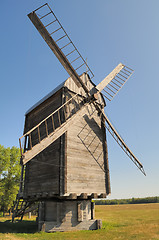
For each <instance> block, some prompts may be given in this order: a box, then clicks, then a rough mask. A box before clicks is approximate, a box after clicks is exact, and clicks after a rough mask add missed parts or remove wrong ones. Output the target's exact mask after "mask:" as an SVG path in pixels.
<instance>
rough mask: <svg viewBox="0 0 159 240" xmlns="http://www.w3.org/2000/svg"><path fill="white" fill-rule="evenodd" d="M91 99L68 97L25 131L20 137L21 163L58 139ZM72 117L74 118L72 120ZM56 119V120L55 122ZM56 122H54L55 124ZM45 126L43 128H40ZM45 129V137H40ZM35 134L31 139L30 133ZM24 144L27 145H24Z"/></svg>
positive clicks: (83, 110) (83, 111) (82, 112)
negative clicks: (49, 123)
mask: <svg viewBox="0 0 159 240" xmlns="http://www.w3.org/2000/svg"><path fill="white" fill-rule="evenodd" d="M90 98H91V99H92V100H93V96H91V97H88V98H85V97H82V96H79V95H78V94H76V95H74V96H73V97H72V98H70V99H69V100H68V101H67V102H66V103H64V104H63V105H62V106H61V107H59V108H58V109H57V110H55V111H54V112H53V113H52V114H50V115H49V116H48V117H46V118H45V119H44V120H42V121H41V122H40V123H39V124H38V125H36V126H35V127H34V128H32V129H31V130H30V131H28V132H27V133H25V134H24V135H23V136H22V137H21V138H20V139H19V142H20V149H21V156H22V163H23V164H26V163H27V162H28V161H29V160H31V159H32V158H33V157H35V156H36V155H37V154H39V153H40V152H41V151H43V150H44V149H45V148H46V147H48V146H49V145H50V144H51V143H52V142H53V141H55V140H56V139H58V138H59V137H60V136H61V135H62V134H63V133H64V132H66V131H67V129H68V127H69V126H70V125H71V124H72V123H73V121H75V119H76V117H79V116H80V115H81V116H82V115H84V113H85V106H86V105H88V104H90V100H91V99H90ZM73 119H74V120H73ZM55 120H56V122H55ZM48 122H51V123H52V129H51V131H49V130H48ZM55 123H56V124H55ZM42 124H43V126H45V128H44V127H43V128H42ZM44 129H45V137H44V138H43V139H42V138H41V130H43V131H44ZM33 134H34V138H35V136H36V140H37V141H36V142H33V141H32V135H33ZM22 140H24V142H25V143H24V149H25V152H24V151H23V148H22ZM26 144H27V145H28V147H26Z"/></svg>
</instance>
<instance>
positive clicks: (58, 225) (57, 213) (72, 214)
mask: <svg viewBox="0 0 159 240" xmlns="http://www.w3.org/2000/svg"><path fill="white" fill-rule="evenodd" d="M94 212H95V211H94V203H92V202H91V200H80V201H79V200H67V201H46V202H41V203H40V204H39V216H38V230H39V231H44V232H56V231H60V232H61V231H62V232H63V231H76V230H95V229H100V228H101V227H102V221H101V220H95V219H94Z"/></svg>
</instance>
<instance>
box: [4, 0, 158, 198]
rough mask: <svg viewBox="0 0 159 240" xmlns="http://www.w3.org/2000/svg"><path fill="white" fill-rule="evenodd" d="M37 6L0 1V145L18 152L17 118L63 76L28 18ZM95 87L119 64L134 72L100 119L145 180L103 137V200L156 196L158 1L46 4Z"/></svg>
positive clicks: (35, 1) (31, 0)
mask: <svg viewBox="0 0 159 240" xmlns="http://www.w3.org/2000/svg"><path fill="white" fill-rule="evenodd" d="M44 3H45V1H43V0H27V1H24V0H15V1H9V0H5V1H3V0H2V1H0V29H1V38H0V43H1V44H0V66H1V67H0V69H1V70H0V81H1V82H0V109H1V118H0V144H2V145H4V146H5V147H11V146H13V145H14V146H18V138H19V137H20V136H21V135H22V133H23V125H24V114H25V112H26V111H27V110H28V108H30V107H31V106H32V105H33V104H34V103H36V102H37V101H38V100H40V99H41V98H42V97H44V96H45V95H46V94H47V93H49V92H50V91H51V90H52V89H54V88H55V87H56V86H57V85H58V84H60V83H61V82H62V81H64V80H65V79H67V77H68V74H67V73H66V71H65V69H63V67H62V66H61V64H60V63H59V62H58V60H57V59H56V57H55V56H54V55H53V54H52V52H51V50H50V49H49V48H48V46H47V45H46V43H45V42H44V40H43V39H42V38H41V36H40V35H39V33H38V32H37V30H36V29H35V27H34V26H33V25H32V23H31V22H30V20H29V19H28V17H27V14H28V13H29V12H31V11H32V10H34V9H36V8H37V7H39V6H40V5H42V4H44ZM48 3H49V5H50V6H51V8H52V9H53V10H54V12H55V13H56V15H57V17H58V18H59V20H60V21H61V23H62V24H63V26H64V28H65V29H66V31H67V33H68V34H69V36H70V37H71V39H72V41H73V42H74V44H75V45H76V47H77V48H78V50H79V51H80V53H81V54H82V56H83V57H84V58H87V59H88V65H89V66H90V68H91V69H92V71H93V72H94V75H95V78H94V82H95V83H96V84H98V83H99V82H100V81H102V80H103V78H105V77H106V75H107V74H109V73H110V72H111V71H112V70H113V69H114V68H115V67H116V65H118V63H120V62H122V63H124V64H125V65H127V66H129V67H131V68H133V69H134V70H135V72H134V74H133V75H132V77H131V78H130V79H129V80H128V82H127V83H126V84H125V86H124V87H123V88H122V90H121V91H120V92H119V93H118V94H117V96H116V97H115V98H114V99H113V100H112V102H110V103H108V104H107V107H106V109H105V110H106V113H107V114H108V116H109V118H110V120H111V121H112V123H113V124H114V126H115V127H116V128H117V130H118V131H119V133H120V134H121V135H122V137H123V138H124V140H125V142H126V143H127V145H128V146H129V147H130V149H131V150H132V151H133V153H134V154H135V155H136V156H137V158H138V159H139V160H140V161H141V162H142V163H143V165H144V168H145V171H146V173H147V176H146V177H144V175H142V173H140V171H139V170H138V169H137V168H136V167H135V166H134V165H133V163H131V161H130V160H129V158H128V157H127V156H126V154H125V153H124V152H123V151H122V150H121V149H120V147H119V146H118V145H117V144H116V142H115V141H114V140H113V139H112V138H111V136H109V133H108V134H107V139H108V150H109V153H108V154H109V163H110V175H111V186H112V194H111V196H110V198H127V197H145V196H156V195H159V190H158V189H159V177H158V171H159V157H158V149H159V144H158V142H159V141H158V136H159V127H158V122H159V110H158V104H159V94H158V89H159V80H158V70H159V14H158V10H159V1H158V0H133V1H128V0H120V1H119V0H111V1H110V0H99V1H97V0H80V1H75V0H67V1H65V0H58V1H53V0H52V1H51V0H48Z"/></svg>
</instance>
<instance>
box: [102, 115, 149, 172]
mask: <svg viewBox="0 0 159 240" xmlns="http://www.w3.org/2000/svg"><path fill="white" fill-rule="evenodd" d="M103 116H104V119H105V127H106V128H107V130H108V131H109V133H110V134H111V135H112V137H113V138H114V139H115V141H116V142H117V143H118V144H119V146H120V147H121V148H122V149H123V151H124V152H125V153H126V154H127V155H128V157H129V158H130V159H131V161H132V162H133V163H134V164H135V165H136V166H137V167H138V168H139V169H140V171H141V172H142V173H143V174H144V175H145V176H146V173H145V171H144V168H143V165H142V164H141V163H140V161H139V160H138V159H137V158H136V157H135V155H134V154H133V153H132V151H131V150H130V149H129V148H128V146H127V145H126V143H125V142H124V140H123V139H122V138H121V137H120V135H119V134H118V133H117V131H116V130H115V128H114V127H113V125H112V124H111V122H110V121H109V119H108V117H107V116H106V115H105V114H104V113H103Z"/></svg>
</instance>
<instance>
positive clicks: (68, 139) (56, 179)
mask: <svg viewBox="0 0 159 240" xmlns="http://www.w3.org/2000/svg"><path fill="white" fill-rule="evenodd" d="M82 80H83V81H86V82H87V85H88V86H89V88H90V89H92V88H93V87H94V85H93V84H92V83H91V82H89V79H88V75H86V76H85V75H83V77H82ZM76 93H79V100H81V99H82V95H83V94H85V93H84V91H83V90H82V89H79V88H78V87H77V86H76V85H75V83H74V82H73V80H72V79H71V78H68V79H67V80H66V82H65V84H64V85H63V86H62V88H61V89H59V90H58V91H57V92H55V93H54V94H53V95H52V96H50V97H49V98H48V99H46V100H45V101H44V102H42V103H40V105H38V106H36V107H35V108H34V109H32V110H31V111H30V112H29V113H28V114H27V115H26V119H25V128H24V133H26V132H27V131H29V130H30V129H32V128H33V127H35V126H36V125H37V124H38V123H40V122H41V121H42V120H43V119H45V118H46V117H47V116H48V115H50V114H51V113H53V111H55V110H56V109H57V108H59V107H60V106H61V105H62V104H63V103H65V102H66V101H68V99H70V98H71V97H72V96H74V95H75V94H76ZM97 102H98V103H99V104H100V105H102V106H103V107H104V105H105V102H104V100H103V98H102V97H100V98H99V99H98V101H97ZM77 106H79V105H78V102H77V99H76V102H75V101H74V102H72V104H69V106H66V107H65V114H66V116H64V114H61V115H60V121H64V118H65V117H66V118H68V117H69V115H70V113H71V112H72V111H73V112H74V111H76V107H77ZM58 124H59V120H58V115H57V116H56V117H55V127H56V126H58ZM47 130H48V134H49V133H50V132H51V131H52V122H51V120H50V119H49V120H48V121H47ZM46 134H47V133H46V126H45V124H42V125H41V126H40V138H41V140H42V139H43V138H45V137H46ZM31 140H32V146H34V145H36V144H37V143H38V141H39V134H38V130H37V129H36V131H35V132H33V133H32V135H31ZM28 147H30V144H29V146H28ZM108 170H109V168H108V161H107V149H106V133H105V128H104V127H103V125H102V122H101V118H100V117H99V116H98V114H97V111H96V109H95V107H94V105H93V104H90V105H89V106H88V107H86V110H85V115H84V116H83V117H81V116H80V117H78V118H77V121H76V122H75V123H74V124H73V125H72V126H71V127H70V128H69V129H68V131H67V132H65V133H64V134H63V135H62V136H61V137H59V138H58V139H57V140H56V141H55V142H53V143H52V144H51V145H49V146H48V147H47V148H45V149H44V150H43V151H42V152H41V153H39V154H38V155H37V156H36V157H34V158H33V159H32V160H31V161H29V162H28V163H27V164H26V171H25V183H24V195H25V197H29V196H31V195H34V194H35V195H36V194H43V193H44V192H45V193H48V194H49V193H51V194H52V195H54V196H69V195H71V194H73V193H76V194H77V195H78V196H80V195H81V194H84V193H85V194H86V195H87V194H88V195H91V194H93V193H95V194H98V195H100V194H102V193H106V192H107V193H108V191H107V189H108V183H109V171H108ZM106 178H107V179H106ZM92 196H93V195H92ZM76 198H77V196H76Z"/></svg>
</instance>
